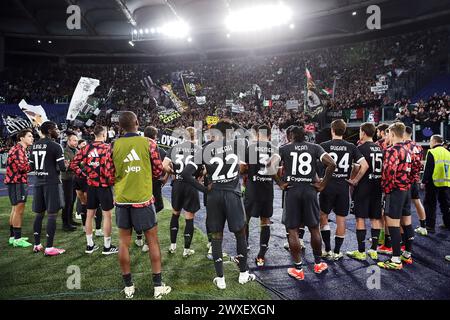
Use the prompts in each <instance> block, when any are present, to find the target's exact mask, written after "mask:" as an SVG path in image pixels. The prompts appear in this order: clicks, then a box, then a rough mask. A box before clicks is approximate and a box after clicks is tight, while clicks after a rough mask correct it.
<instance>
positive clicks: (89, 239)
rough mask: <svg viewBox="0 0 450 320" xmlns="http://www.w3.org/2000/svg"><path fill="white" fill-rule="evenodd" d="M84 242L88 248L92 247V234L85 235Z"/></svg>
mask: <svg viewBox="0 0 450 320" xmlns="http://www.w3.org/2000/svg"><path fill="white" fill-rule="evenodd" d="M86 242H87V245H88V246H89V247H92V246H93V245H94V240H92V234H87V235H86Z"/></svg>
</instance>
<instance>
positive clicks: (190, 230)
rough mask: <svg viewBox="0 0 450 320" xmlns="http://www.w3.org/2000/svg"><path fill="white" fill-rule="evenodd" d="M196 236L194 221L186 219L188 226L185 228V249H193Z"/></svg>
mask: <svg viewBox="0 0 450 320" xmlns="http://www.w3.org/2000/svg"><path fill="white" fill-rule="evenodd" d="M193 236H194V219H186V226H185V227H184V248H185V249H189V248H190V247H191V242H192V237H193Z"/></svg>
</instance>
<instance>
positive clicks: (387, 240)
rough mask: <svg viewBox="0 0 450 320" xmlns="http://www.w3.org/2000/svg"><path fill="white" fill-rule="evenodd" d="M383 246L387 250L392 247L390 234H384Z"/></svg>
mask: <svg viewBox="0 0 450 320" xmlns="http://www.w3.org/2000/svg"><path fill="white" fill-rule="evenodd" d="M384 246H385V247H387V248H391V247H392V237H391V235H390V234H385V235H384Z"/></svg>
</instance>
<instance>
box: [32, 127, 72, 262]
mask: <svg viewBox="0 0 450 320" xmlns="http://www.w3.org/2000/svg"><path fill="white" fill-rule="evenodd" d="M40 130H41V132H42V134H43V135H44V138H42V139H40V140H38V141H37V142H36V143H34V144H33V148H32V151H31V157H30V165H31V168H32V171H34V172H35V173H36V183H35V185H34V190H33V191H34V192H33V212H35V213H36V218H35V220H34V226H33V230H34V242H35V244H34V247H33V252H35V253H38V252H41V251H44V247H43V246H42V245H41V232H42V220H43V219H44V214H45V211H47V214H48V215H47V246H46V248H45V251H44V254H45V255H46V256H56V255H60V254H62V253H64V252H65V250H64V249H58V248H55V247H53V239H54V237H55V231H56V216H57V214H58V211H59V210H61V209H62V208H63V207H64V194H63V188H62V181H61V177H60V171H66V169H67V162H65V161H64V150H63V148H62V147H61V145H60V144H58V143H56V142H55V141H54V140H55V139H57V138H58V137H59V130H58V127H57V125H56V123H54V122H51V121H46V122H44V123H43V124H42V125H41V127H40Z"/></svg>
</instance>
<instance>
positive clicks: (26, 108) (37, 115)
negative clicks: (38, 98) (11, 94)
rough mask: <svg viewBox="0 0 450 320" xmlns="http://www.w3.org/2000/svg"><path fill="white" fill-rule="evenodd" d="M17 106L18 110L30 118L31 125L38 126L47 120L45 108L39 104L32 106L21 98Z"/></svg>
mask: <svg viewBox="0 0 450 320" xmlns="http://www.w3.org/2000/svg"><path fill="white" fill-rule="evenodd" d="M19 107H20V110H22V111H23V112H24V113H25V114H26V115H27V117H28V119H30V121H31V123H32V124H33V127H39V126H41V124H43V123H44V122H45V121H48V118H47V115H46V114H45V110H44V108H42V106H41V105H39V106H32V105H31V104H28V103H27V102H26V101H25V100H24V99H22V101H20V102H19Z"/></svg>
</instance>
